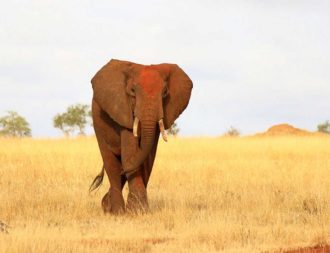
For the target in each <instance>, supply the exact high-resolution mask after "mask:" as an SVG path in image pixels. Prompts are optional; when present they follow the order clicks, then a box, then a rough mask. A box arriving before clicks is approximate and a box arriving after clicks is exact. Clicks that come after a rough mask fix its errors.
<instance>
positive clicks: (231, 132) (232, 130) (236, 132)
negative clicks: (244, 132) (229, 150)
mask: <svg viewBox="0 0 330 253" xmlns="http://www.w3.org/2000/svg"><path fill="white" fill-rule="evenodd" d="M240 135H241V133H240V132H239V130H237V129H236V128H235V127H233V126H231V127H230V128H229V129H228V130H227V131H226V132H225V133H224V136H226V137H238V136H240Z"/></svg>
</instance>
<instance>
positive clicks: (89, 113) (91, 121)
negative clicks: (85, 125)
mask: <svg viewBox="0 0 330 253" xmlns="http://www.w3.org/2000/svg"><path fill="white" fill-rule="evenodd" d="M87 116H88V117H89V118H90V124H91V127H93V115H92V110H91V109H90V110H89V111H88V113H87Z"/></svg>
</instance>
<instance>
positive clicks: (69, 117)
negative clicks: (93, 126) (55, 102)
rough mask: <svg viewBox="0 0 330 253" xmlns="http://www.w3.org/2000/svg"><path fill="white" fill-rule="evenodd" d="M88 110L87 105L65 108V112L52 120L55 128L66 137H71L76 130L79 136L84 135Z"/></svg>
mask: <svg viewBox="0 0 330 253" xmlns="http://www.w3.org/2000/svg"><path fill="white" fill-rule="evenodd" d="M89 111H90V108H89V106H88V105H83V104H76V105H71V106H69V107H68V108H67V110H66V112H64V113H59V114H56V115H55V117H54V119H53V125H54V127H55V128H59V129H60V130H61V131H63V133H64V134H65V135H66V136H69V135H73V133H74V132H75V131H76V130H78V134H79V135H85V127H86V124H87V122H88V119H87V117H89Z"/></svg>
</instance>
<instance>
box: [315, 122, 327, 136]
mask: <svg viewBox="0 0 330 253" xmlns="http://www.w3.org/2000/svg"><path fill="white" fill-rule="evenodd" d="M317 130H318V131H319V132H322V133H326V134H330V121H326V122H324V123H322V124H319V125H318V126H317Z"/></svg>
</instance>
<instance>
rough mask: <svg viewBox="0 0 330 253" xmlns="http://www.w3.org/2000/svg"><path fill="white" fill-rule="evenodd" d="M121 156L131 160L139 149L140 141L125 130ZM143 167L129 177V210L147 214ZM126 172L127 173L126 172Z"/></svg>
mask: <svg viewBox="0 0 330 253" xmlns="http://www.w3.org/2000/svg"><path fill="white" fill-rule="evenodd" d="M121 143H122V148H121V154H122V161H123V159H129V157H131V156H132V155H134V153H135V152H137V149H138V140H137V138H135V137H134V136H133V134H132V132H131V131H128V130H123V131H122V133H121ZM142 168H143V165H141V166H140V167H139V168H136V170H135V171H134V172H133V173H129V174H128V175H127V181H128V189H129V193H128V196H127V206H126V208H127V210H130V211H133V212H136V211H140V212H145V211H147V210H148V199H147V191H146V187H145V184H144V180H143V177H142ZM124 172H125V171H124Z"/></svg>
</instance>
